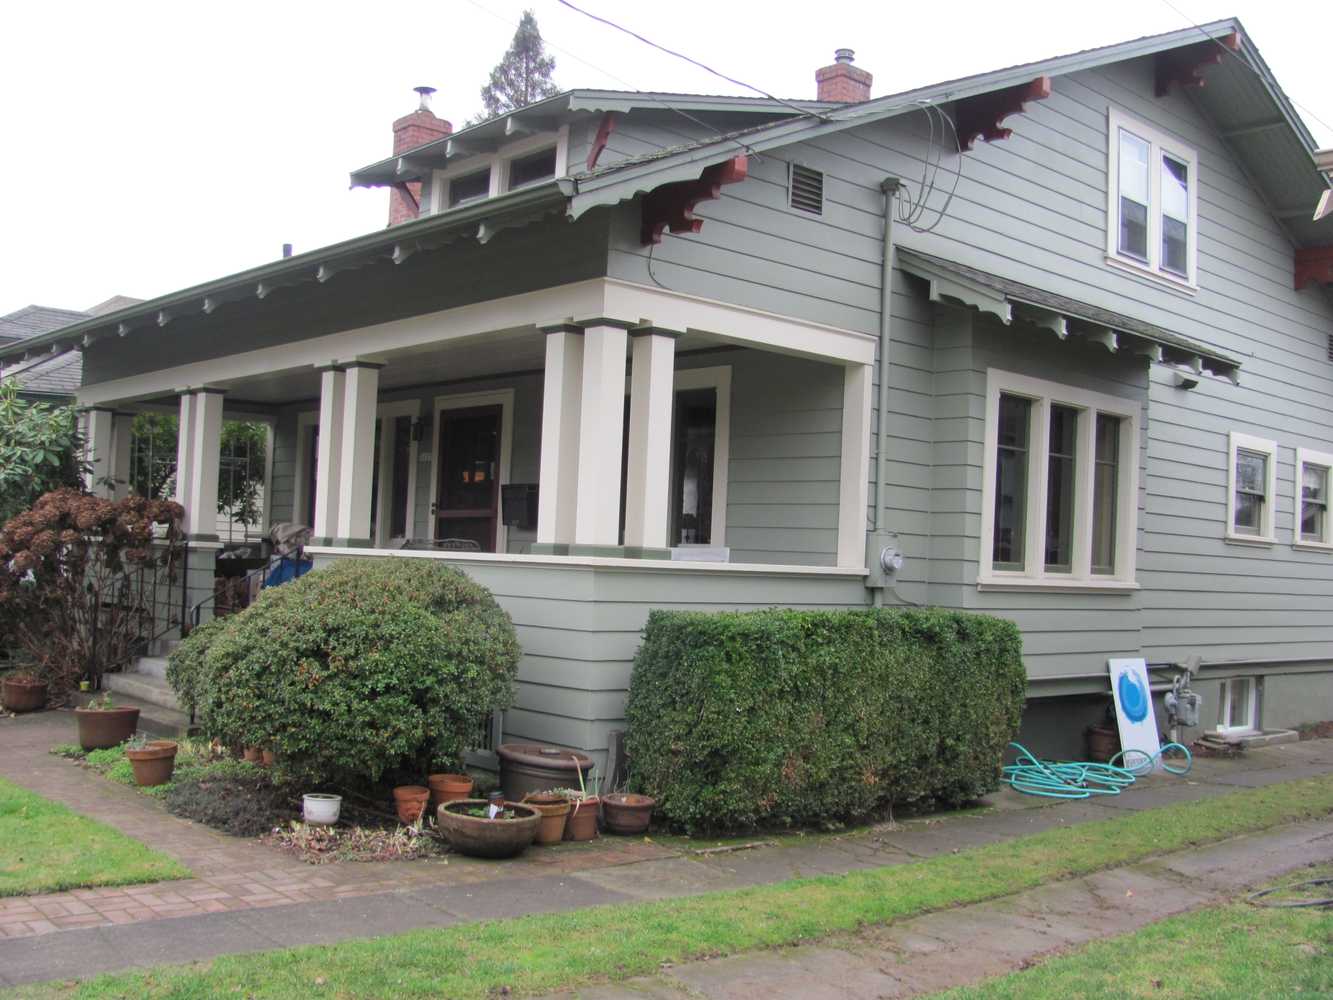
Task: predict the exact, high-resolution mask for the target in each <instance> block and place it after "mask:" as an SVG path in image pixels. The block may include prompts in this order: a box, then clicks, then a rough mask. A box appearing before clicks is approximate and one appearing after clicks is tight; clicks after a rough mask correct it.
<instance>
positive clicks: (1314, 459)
mask: <svg viewBox="0 0 1333 1000" xmlns="http://www.w3.org/2000/svg"><path fill="white" fill-rule="evenodd" d="M1307 465H1322V466H1323V467H1324V468H1325V469H1328V470H1329V471H1328V472H1327V473H1326V474H1325V477H1324V498H1325V500H1326V501H1327V500H1328V498H1329V488H1330V487H1333V455H1330V454H1329V453H1327V452H1323V451H1312V450H1311V449H1309V448H1297V449H1296V486H1295V489H1294V490H1293V491H1292V494H1293V499H1294V501H1295V504H1296V505H1295V506H1294V507H1293V508H1292V517H1291V544H1292V547H1293V548H1297V549H1312V550H1314V551H1317V552H1333V508H1331V507H1325V508H1324V511H1325V513H1324V536H1325V537H1324V538H1323V539H1322V540H1320V541H1311V540H1310V539H1308V538H1302V537H1301V480H1303V479H1304V478H1305V467H1306V466H1307Z"/></svg>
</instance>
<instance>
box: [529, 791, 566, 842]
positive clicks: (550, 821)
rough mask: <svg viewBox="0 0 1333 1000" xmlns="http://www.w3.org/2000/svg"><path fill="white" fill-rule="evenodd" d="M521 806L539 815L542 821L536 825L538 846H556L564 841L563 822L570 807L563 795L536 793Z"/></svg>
mask: <svg viewBox="0 0 1333 1000" xmlns="http://www.w3.org/2000/svg"><path fill="white" fill-rule="evenodd" d="M523 804H524V805H525V806H532V808H534V809H536V810H537V811H538V812H539V813H541V816H542V821H541V822H540V823H538V824H537V838H536V842H537V843H538V844H558V843H560V841H562V840H564V839H565V821H566V820H567V819H568V818H569V810H570V807H571V803H570V801H569V799H567V798H565V797H564V796H563V795H551V794H548V793H545V792H537V793H536V794H534V795H529V796H528V797H527V798H526V799H524V800H523Z"/></svg>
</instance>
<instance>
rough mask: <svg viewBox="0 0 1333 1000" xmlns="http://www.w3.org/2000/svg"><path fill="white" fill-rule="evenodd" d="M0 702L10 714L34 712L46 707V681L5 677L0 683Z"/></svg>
mask: <svg viewBox="0 0 1333 1000" xmlns="http://www.w3.org/2000/svg"><path fill="white" fill-rule="evenodd" d="M0 701H3V702H4V703H5V708H7V709H9V711H11V712H36V711H38V710H40V709H43V708H45V707H46V681H30V680H24V679H21V678H17V677H6V678H5V679H4V680H3V681H0Z"/></svg>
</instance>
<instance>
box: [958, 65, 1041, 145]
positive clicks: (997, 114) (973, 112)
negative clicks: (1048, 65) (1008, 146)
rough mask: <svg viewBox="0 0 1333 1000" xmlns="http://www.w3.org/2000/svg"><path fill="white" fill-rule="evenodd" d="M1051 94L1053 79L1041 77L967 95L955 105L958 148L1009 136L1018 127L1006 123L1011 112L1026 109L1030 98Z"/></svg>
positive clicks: (1033, 99)
mask: <svg viewBox="0 0 1333 1000" xmlns="http://www.w3.org/2000/svg"><path fill="white" fill-rule="evenodd" d="M1050 96H1051V78H1050V77H1049V76H1039V77H1037V78H1036V79H1035V80H1029V81H1028V82H1027V83H1020V84H1017V85H1016V86H1013V87H1006V88H1004V90H993V91H991V92H990V93H989V94H977V95H976V96H975V97H964V98H963V99H962V100H960V101H959V102H958V103H957V105H956V106H955V108H954V118H955V119H956V125H957V128H958V148H959V149H960V150H962V151H964V152H966V151H967V150H970V149H971V148H972V144H973V143H974V142H976V141H977V139H984V140H986V141H987V142H995V141H997V140H999V139H1008V138H1009V137H1010V136H1011V135H1013V134H1014V130H1013V129H1010V128H1005V127H1004V126H1003V125H1002V124H1001V122H1003V121H1004V120H1005V119H1006V118H1008V117H1009V116H1010V115H1017V114H1021V113H1022V112H1023V105H1025V104H1026V103H1027V102H1028V101H1044V100H1045V99H1046V98H1048V97H1050Z"/></svg>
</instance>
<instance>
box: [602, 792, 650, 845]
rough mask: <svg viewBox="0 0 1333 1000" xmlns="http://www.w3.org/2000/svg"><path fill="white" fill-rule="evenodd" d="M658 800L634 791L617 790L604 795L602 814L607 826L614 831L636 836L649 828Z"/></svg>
mask: <svg viewBox="0 0 1333 1000" xmlns="http://www.w3.org/2000/svg"><path fill="white" fill-rule="evenodd" d="M656 805H657V800H656V799H653V798H649V797H648V796H647V795H635V794H634V793H632V792H616V793H614V794H612V795H603V796H602V815H603V816H604V817H605V819H606V828H607V829H608V830H610V831H611V832H612V833H619V834H624V835H626V836H634V835H636V834H640V833H643V832H644V831H645V830H647V829H648V821H649V820H651V819H652V818H653V807H654V806H656Z"/></svg>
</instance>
